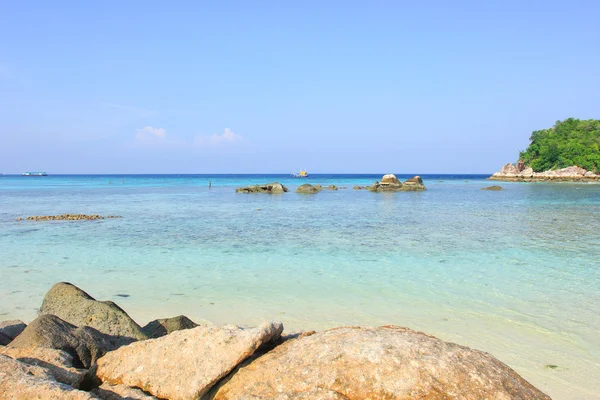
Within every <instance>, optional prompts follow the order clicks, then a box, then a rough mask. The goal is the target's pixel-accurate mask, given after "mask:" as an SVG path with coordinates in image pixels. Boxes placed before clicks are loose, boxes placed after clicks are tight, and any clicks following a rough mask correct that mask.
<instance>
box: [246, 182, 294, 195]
mask: <svg viewBox="0 0 600 400" xmlns="http://www.w3.org/2000/svg"><path fill="white" fill-rule="evenodd" d="M235 191H236V193H269V194H281V193H285V192H289V191H290V190H289V189H288V188H287V187H285V186H283V185H282V184H281V183H279V182H273V183H267V184H264V185H251V186H246V187H241V188H237V189H235Z"/></svg>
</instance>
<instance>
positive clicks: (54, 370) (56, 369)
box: [0, 347, 87, 389]
mask: <svg viewBox="0 0 600 400" xmlns="http://www.w3.org/2000/svg"><path fill="white" fill-rule="evenodd" d="M0 354H3V355H5V356H8V357H10V358H12V359H14V360H17V361H20V362H22V363H24V364H28V365H34V366H38V367H42V368H45V369H47V370H48V371H49V372H50V373H51V374H52V375H53V376H54V378H55V379H56V380H57V381H58V382H61V383H65V384H67V385H69V386H72V387H74V388H76V389H77V388H79V385H80V384H81V382H82V381H83V379H84V378H85V374H86V372H87V370H85V369H77V368H73V357H72V356H71V355H70V354H68V353H67V352H64V351H62V350H56V349H48V348H44V347H26V348H15V347H2V348H0Z"/></svg>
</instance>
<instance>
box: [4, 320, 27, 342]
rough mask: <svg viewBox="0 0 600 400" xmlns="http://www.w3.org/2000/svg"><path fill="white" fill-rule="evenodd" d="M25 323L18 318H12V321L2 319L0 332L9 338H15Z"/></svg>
mask: <svg viewBox="0 0 600 400" xmlns="http://www.w3.org/2000/svg"><path fill="white" fill-rule="evenodd" d="M26 326H27V324H25V322H23V321H19V320H18V319H14V320H12V321H2V322H0V333H3V334H5V335H6V336H8V337H9V338H11V339H14V338H16V337H17V336H19V335H20V334H21V332H23V330H24V329H25V327H26Z"/></svg>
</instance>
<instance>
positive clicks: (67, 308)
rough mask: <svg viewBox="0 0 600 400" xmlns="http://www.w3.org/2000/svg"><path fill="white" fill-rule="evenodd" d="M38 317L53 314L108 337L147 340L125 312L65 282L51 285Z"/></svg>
mask: <svg viewBox="0 0 600 400" xmlns="http://www.w3.org/2000/svg"><path fill="white" fill-rule="evenodd" d="M40 314H41V315H43V314H52V315H56V316H58V317H59V318H61V319H62V320H64V321H66V322H69V323H71V324H73V325H76V326H90V327H92V328H95V329H97V330H98V331H100V332H102V333H105V334H107V335H111V336H115V337H121V338H123V339H133V340H143V339H147V338H148V337H147V336H146V335H145V334H144V332H142V328H141V327H140V326H139V325H138V324H136V323H135V321H134V320H133V319H131V317H129V315H127V313H126V312H125V311H123V310H122V309H121V308H120V307H119V306H118V305H116V304H115V303H113V302H112V301H97V300H95V299H94V298H93V297H92V296H90V295H89V294H87V293H86V292H84V291H83V290H81V289H79V288H78V287H77V286H74V285H72V284H70V283H67V282H60V283H57V284H55V285H54V286H52V288H51V289H50V290H49V291H48V293H46V296H45V297H44V301H43V303H42V306H41V307H40Z"/></svg>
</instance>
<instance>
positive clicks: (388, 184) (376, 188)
mask: <svg viewBox="0 0 600 400" xmlns="http://www.w3.org/2000/svg"><path fill="white" fill-rule="evenodd" d="M384 179H385V182H384ZM425 189H426V188H425V185H424V184H423V180H422V179H421V177H420V176H414V177H412V178H410V179H407V180H406V181H404V182H403V183H401V182H400V181H399V180H398V178H396V176H395V175H394V174H387V175H384V176H383V178H382V179H381V181H378V182H375V183H374V184H373V185H371V186H367V190H370V191H371V192H420V191H423V190H425Z"/></svg>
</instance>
